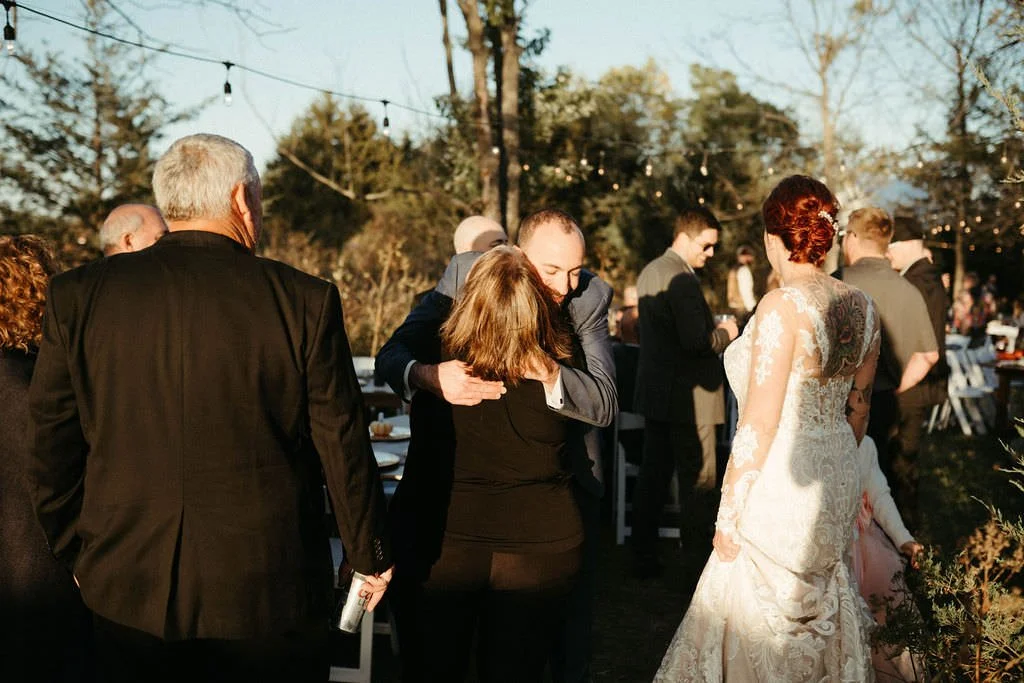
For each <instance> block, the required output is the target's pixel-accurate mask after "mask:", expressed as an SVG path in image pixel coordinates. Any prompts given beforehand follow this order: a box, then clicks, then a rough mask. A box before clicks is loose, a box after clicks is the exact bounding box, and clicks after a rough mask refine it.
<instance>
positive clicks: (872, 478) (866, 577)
mask: <svg viewBox="0 0 1024 683" xmlns="http://www.w3.org/2000/svg"><path fill="white" fill-rule="evenodd" d="M859 453H860V465H861V489H862V490H863V492H864V493H863V496H862V498H861V506H860V513H859V514H858V515H857V522H856V528H855V529H854V534H853V546H852V548H851V560H852V564H853V573H854V576H856V578H857V585H858V586H859V587H860V594H861V596H863V598H864V600H865V601H866V602H867V603H868V606H869V607H870V608H871V614H872V616H874V618H875V621H877V622H878V623H879V624H884V623H885V607H884V604H876V603H877V602H878V601H879V600H884V598H885V597H886V596H894V597H895V591H894V589H893V577H894V576H895V575H896V573H897V572H901V571H903V567H904V558H903V557H902V556H901V555H900V553H903V555H906V556H907V557H908V558H910V562H911V563H912V564H913V563H914V562H915V559H914V558H915V556H916V555H917V553H919V552H920V551H921V550H922V547H921V544H920V543H918V542H917V541H915V540H914V537H913V536H911V535H910V532H909V531H907V527H906V526H904V524H903V519H902V518H901V517H900V513H899V510H897V509H896V503H894V502H893V499H892V495H891V494H890V493H889V482H887V481H886V479H885V475H884V474H882V470H881V468H879V466H878V449H877V448H876V447H875V442H874V441H872V440H871V437H870V436H865V437H864V440H863V441H861V444H860V451H859ZM890 539H891V540H890ZM897 548H899V550H897ZM872 596H875V599H874V601H873V600H872ZM871 661H872V663H873V664H874V667H875V677H876V680H878V681H879V683H887V682H889V681H916V680H918V676H919V674H920V672H921V668H920V666H919V665H918V666H916V667H915V665H914V661H913V659H912V658H911V656H910V653H909V652H908V651H906V650H904V651H903V652H899V653H892V652H886V651H883V650H882V649H880V648H875V649H873V650H872V652H871Z"/></svg>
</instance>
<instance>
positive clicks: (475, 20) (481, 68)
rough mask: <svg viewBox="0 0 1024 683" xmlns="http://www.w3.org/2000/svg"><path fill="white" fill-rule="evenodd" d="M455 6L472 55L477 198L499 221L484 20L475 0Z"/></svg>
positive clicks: (496, 166) (484, 210)
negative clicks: (478, 192) (461, 20)
mask: <svg viewBox="0 0 1024 683" xmlns="http://www.w3.org/2000/svg"><path fill="white" fill-rule="evenodd" d="M459 9H461V10H462V14H463V16H464V17H465V18H466V29H467V31H468V40H467V42H468V44H469V51H470V54H472V55H473V117H474V120H475V124H476V154H477V163H478V164H479V166H480V198H481V200H482V203H483V214H484V215H485V216H487V217H488V218H490V219H493V220H495V221H499V222H500V221H501V202H500V200H499V198H498V155H496V154H493V153H492V152H491V147H492V146H493V142H492V140H491V114H490V94H489V92H488V90H487V62H488V56H489V55H488V50H487V46H486V44H485V43H484V22H483V19H481V17H480V8H479V7H478V5H477V0H459Z"/></svg>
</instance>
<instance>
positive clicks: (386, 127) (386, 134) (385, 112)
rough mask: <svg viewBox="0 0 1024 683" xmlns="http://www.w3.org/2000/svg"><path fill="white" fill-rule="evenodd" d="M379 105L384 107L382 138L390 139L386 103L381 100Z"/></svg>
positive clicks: (389, 124) (389, 122) (389, 121)
mask: <svg viewBox="0 0 1024 683" xmlns="http://www.w3.org/2000/svg"><path fill="white" fill-rule="evenodd" d="M380 103H381V104H383V105H384V137H386V138H389V137H391V119H389V118H388V104H390V102H388V101H387V100H381V101H380Z"/></svg>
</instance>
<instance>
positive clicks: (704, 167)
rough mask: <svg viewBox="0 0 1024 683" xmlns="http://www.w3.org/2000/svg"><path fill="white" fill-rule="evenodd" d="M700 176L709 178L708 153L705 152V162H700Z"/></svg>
mask: <svg viewBox="0 0 1024 683" xmlns="http://www.w3.org/2000/svg"><path fill="white" fill-rule="evenodd" d="M700 174H701V175H702V176H704V177H705V178H706V177H707V176H708V153H707V152H704V160H703V161H701V162H700Z"/></svg>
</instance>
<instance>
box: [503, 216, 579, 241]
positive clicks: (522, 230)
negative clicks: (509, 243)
mask: <svg viewBox="0 0 1024 683" xmlns="http://www.w3.org/2000/svg"><path fill="white" fill-rule="evenodd" d="M547 223H553V224H554V225H557V226H558V227H559V228H561V230H562V232H564V233H565V234H566V235H568V234H570V233H573V232H575V233H576V234H577V235H579V236H580V239H581V240H582V239H583V231H582V230H580V226H579V224H578V223H576V219H575V218H573V217H572V216H570V215H569V214H567V213H566V212H565V211H559V210H558V209H541V210H540V211H534V212H533V213H531V214H530V215H529V216H527V217H526V218H524V219H523V220H521V221H519V233H518V234H517V235H516V244H518V245H519V246H521V247H525V246H526V244H527V243H528V242H529V241H530V238H531V237H533V233H534V232H536V230H537V228H539V227H540V226H542V225H545V224H547Z"/></svg>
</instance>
